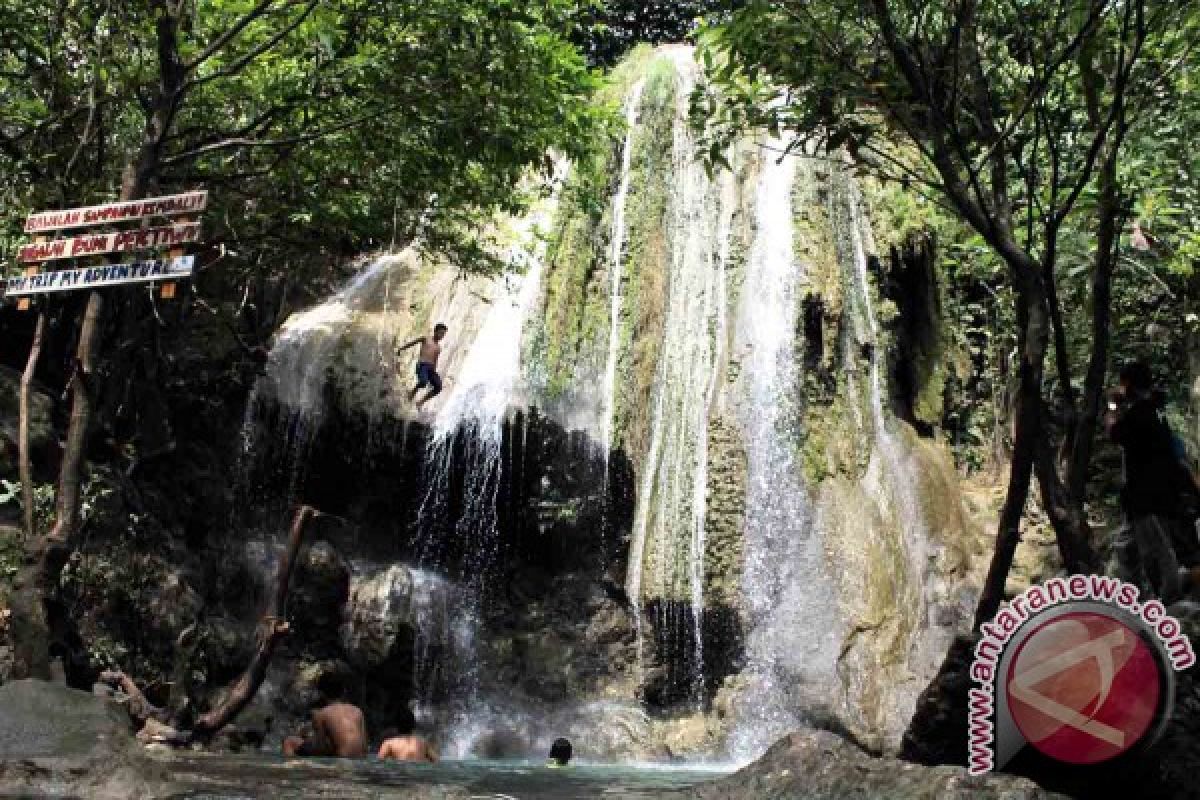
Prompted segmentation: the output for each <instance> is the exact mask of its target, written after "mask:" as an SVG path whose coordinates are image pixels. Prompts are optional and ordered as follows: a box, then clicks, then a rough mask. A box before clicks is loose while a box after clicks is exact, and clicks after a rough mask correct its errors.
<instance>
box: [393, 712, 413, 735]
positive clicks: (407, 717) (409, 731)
mask: <svg viewBox="0 0 1200 800" xmlns="http://www.w3.org/2000/svg"><path fill="white" fill-rule="evenodd" d="M394 722H395V725H396V735H397V736H412V735H413V734H414V733H416V732H417V717H416V715H415V714H413V712H412V710H411V709H409V708H408V707H407V706H405V707H403V708H401V709H400V710H399V711H397V712H396V718H395V720H394Z"/></svg>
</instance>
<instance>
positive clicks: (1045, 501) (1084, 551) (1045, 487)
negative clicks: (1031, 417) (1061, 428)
mask: <svg viewBox="0 0 1200 800" xmlns="http://www.w3.org/2000/svg"><path fill="white" fill-rule="evenodd" d="M1036 469H1037V478H1038V486H1039V487H1040V488H1041V493H1042V506H1043V507H1044V508H1045V510H1046V516H1048V517H1049V518H1050V525H1051V527H1053V528H1054V538H1055V541H1057V542H1058V552H1059V553H1060V554H1061V555H1062V560H1063V566H1064V567H1065V568H1066V570H1067V572H1069V573H1071V574H1087V573H1091V572H1095V571H1096V570H1097V569H1099V566H1100V564H1099V561H1098V559H1097V557H1096V554H1095V551H1094V550H1093V549H1092V545H1091V541H1092V528H1091V525H1090V524H1088V519H1087V514H1086V512H1085V511H1084V508H1083V504H1082V503H1081V502H1076V499H1075V498H1073V497H1072V496H1071V493H1070V491H1068V489H1067V486H1066V484H1064V483H1063V481H1062V479H1061V478H1060V477H1059V474H1058V465H1057V463H1056V458H1055V454H1054V450H1053V448H1052V447H1051V446H1050V442H1049V441H1047V440H1046V439H1045V438H1043V439H1042V441H1041V444H1040V446H1039V448H1038V453H1037V466H1036Z"/></svg>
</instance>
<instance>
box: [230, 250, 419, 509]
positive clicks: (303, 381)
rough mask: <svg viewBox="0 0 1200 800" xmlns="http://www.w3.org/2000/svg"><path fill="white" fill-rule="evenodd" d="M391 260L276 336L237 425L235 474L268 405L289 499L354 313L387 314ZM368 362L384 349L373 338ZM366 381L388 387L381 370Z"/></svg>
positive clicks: (378, 388) (376, 264) (370, 268)
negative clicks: (375, 310) (274, 417)
mask: <svg viewBox="0 0 1200 800" xmlns="http://www.w3.org/2000/svg"><path fill="white" fill-rule="evenodd" d="M397 259H398V257H397V256H392V255H385V256H381V257H379V258H377V259H375V260H374V261H372V262H370V263H369V264H368V265H367V266H366V268H364V269H362V270H360V271H359V272H358V273H357V274H356V275H355V276H354V277H353V278H352V279H351V281H350V282H349V283H348V284H347V285H346V287H345V288H343V289H342V290H341V291H339V292H338V293H337V294H335V295H334V296H333V297H332V298H330V299H329V300H327V301H325V302H324V303H321V304H320V305H318V306H316V307H314V308H312V309H309V310H308V311H302V312H300V313H298V314H295V315H293V316H292V317H290V318H289V319H288V321H287V322H286V323H285V324H284V326H283V328H282V329H281V330H280V332H279V334H278V338H277V339H276V342H275V344H274V346H273V347H272V348H271V355H270V358H269V359H268V361H267V367H266V371H265V373H264V374H263V376H262V377H261V378H260V379H259V380H258V381H257V382H256V383H255V386H254V389H253V390H252V392H251V395H250V399H249V400H248V402H247V403H246V412H245V419H244V421H243V425H242V461H243V465H242V466H241V468H240V469H241V470H242V471H243V472H244V471H245V470H246V469H249V468H252V466H253V465H251V464H248V463H246V462H249V461H250V460H251V459H252V456H253V450H254V449H255V439H256V437H257V436H258V435H259V434H260V433H261V431H260V430H259V425H258V424H257V423H258V420H259V418H260V417H262V416H263V414H264V408H263V405H264V404H265V403H267V402H269V401H274V402H276V403H278V404H279V406H280V408H281V411H282V420H281V424H280V425H279V429H280V434H281V438H282V439H283V447H284V453H285V455H284V462H285V463H286V465H287V468H288V470H289V476H288V488H287V498H286V499H287V500H288V501H289V503H290V501H292V500H294V499H295V497H296V494H297V492H298V490H299V487H300V485H301V483H302V482H303V480H304V470H305V467H306V465H307V463H308V457H309V453H310V450H311V448H312V445H313V438H314V437H315V436H316V434H317V432H318V431H319V430H320V427H321V423H322V421H323V419H324V417H325V413H326V411H327V409H326V391H327V387H328V385H329V380H328V372H329V370H330V369H331V368H332V366H333V363H334V360H335V358H336V357H337V354H338V350H339V348H341V346H342V344H343V337H344V335H345V333H346V331H347V330H348V329H349V328H350V326H351V325H352V324H353V322H354V318H355V315H356V313H358V312H359V311H361V310H362V309H363V308H364V307H365V306H367V305H368V304H377V303H380V302H382V306H383V309H384V310H385V311H386V309H387V308H388V299H389V298H388V282H387V275H388V273H389V271H391V270H392V269H393V268H394V267H395V265H396V263H397ZM368 346H369V347H370V348H371V349H372V353H371V355H370V356H369V360H375V359H378V360H379V361H380V362H381V363H382V362H383V360H384V359H383V352H384V351H385V348H386V346H387V345H386V344H385V343H384V342H383V341H382V337H377V338H376V339H375V340H374V341H371V342H370V343H369V345H368ZM368 375H370V376H371V379H372V380H373V382H374V383H375V385H374V386H372V387H371V388H372V391H375V392H376V393H383V392H385V391H386V388H387V386H390V382H391V381H390V376H389V375H386V373H385V372H384V371H383V370H374V371H372V372H369V373H368Z"/></svg>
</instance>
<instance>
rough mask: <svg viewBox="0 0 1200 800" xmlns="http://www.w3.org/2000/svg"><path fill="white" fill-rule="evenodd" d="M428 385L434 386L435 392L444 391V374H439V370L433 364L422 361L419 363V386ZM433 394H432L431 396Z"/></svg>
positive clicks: (421, 387) (422, 387)
mask: <svg viewBox="0 0 1200 800" xmlns="http://www.w3.org/2000/svg"><path fill="white" fill-rule="evenodd" d="M426 386H432V387H433V394H440V393H441V391H442V376H441V375H438V374H437V370H436V369H434V368H433V364H429V363H427V362H425V361H422V362H420V363H419V364H417V388H418V389H424V388H425V387H426ZM432 396H433V395H430V397H432Z"/></svg>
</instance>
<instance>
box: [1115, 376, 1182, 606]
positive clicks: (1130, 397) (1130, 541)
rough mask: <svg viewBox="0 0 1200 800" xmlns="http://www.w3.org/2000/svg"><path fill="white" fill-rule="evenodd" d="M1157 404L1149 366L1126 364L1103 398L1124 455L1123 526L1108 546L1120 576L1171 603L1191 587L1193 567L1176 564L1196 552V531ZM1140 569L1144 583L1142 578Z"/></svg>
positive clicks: (1158, 395)
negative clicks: (1116, 383)
mask: <svg viewBox="0 0 1200 800" xmlns="http://www.w3.org/2000/svg"><path fill="white" fill-rule="evenodd" d="M1162 407H1163V398H1162V395H1161V393H1160V392H1157V391H1156V390H1155V388H1154V381H1153V377H1152V374H1151V372H1150V368H1149V367H1148V366H1146V365H1145V364H1143V363H1141V362H1132V363H1130V364H1126V365H1125V366H1124V367H1122V369H1121V372H1120V388H1119V389H1117V390H1116V391H1114V392H1113V393H1112V394H1111V396H1110V398H1109V404H1108V413H1107V414H1106V415H1105V419H1104V424H1105V428H1106V429H1107V430H1108V434H1109V436H1110V437H1111V438H1112V440H1113V441H1114V442H1116V443H1117V444H1118V445H1120V446H1121V450H1122V453H1123V455H1124V472H1125V485H1124V487H1123V488H1122V489H1121V510H1122V511H1123V512H1124V515H1125V527H1124V528H1122V529H1121V530H1120V531H1119V532H1118V534H1117V538H1116V541H1115V543H1114V544H1115V550H1116V555H1117V562H1118V564H1119V565H1120V567H1121V570H1122V572H1123V573H1125V574H1124V575H1123V576H1122V577H1123V578H1125V579H1127V580H1133V581H1134V582H1135V583H1137V584H1139V585H1140V586H1141V588H1143V590H1144V589H1146V588H1150V589H1152V590H1153V593H1154V595H1155V596H1156V597H1158V599H1159V600H1161V601H1162V602H1163V603H1165V604H1170V603H1173V602H1174V601H1176V600H1178V599H1179V597H1180V595H1181V594H1182V592H1183V590H1184V588H1185V585H1186V584H1191V585H1192V586H1193V587H1194V586H1195V585H1196V584H1197V581H1196V577H1197V572H1196V571H1195V570H1186V569H1185V570H1181V569H1180V568H1179V562H1180V560H1181V558H1180V556H1183V559H1182V560H1184V561H1185V562H1191V561H1192V558H1189V556H1192V555H1193V554H1192V553H1189V552H1188V551H1189V550H1194V549H1195V548H1194V547H1193V546H1192V544H1194V543H1193V542H1190V541H1189V539H1194V537H1195V535H1196V534H1195V530H1194V528H1191V526H1190V525H1189V524H1188V522H1187V519H1186V517H1187V508H1188V507H1189V506H1190V505H1193V503H1192V502H1190V500H1191V499H1192V498H1193V495H1194V494H1195V493H1196V490H1197V488H1196V486H1195V481H1194V479H1193V476H1192V474H1191V472H1190V470H1188V469H1185V467H1184V464H1183V463H1181V462H1180V459H1179V456H1178V453H1177V448H1176V445H1175V440H1174V434H1173V433H1172V432H1171V428H1170V426H1168V425H1167V422H1166V420H1165V419H1163V416H1162ZM1143 574H1144V575H1145V577H1146V579H1147V581H1146V582H1143V581H1142V580H1140V577H1141V576H1142V575H1143ZM1147 583H1148V584H1149V585H1148V586H1147ZM1186 588H1190V587H1186Z"/></svg>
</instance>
